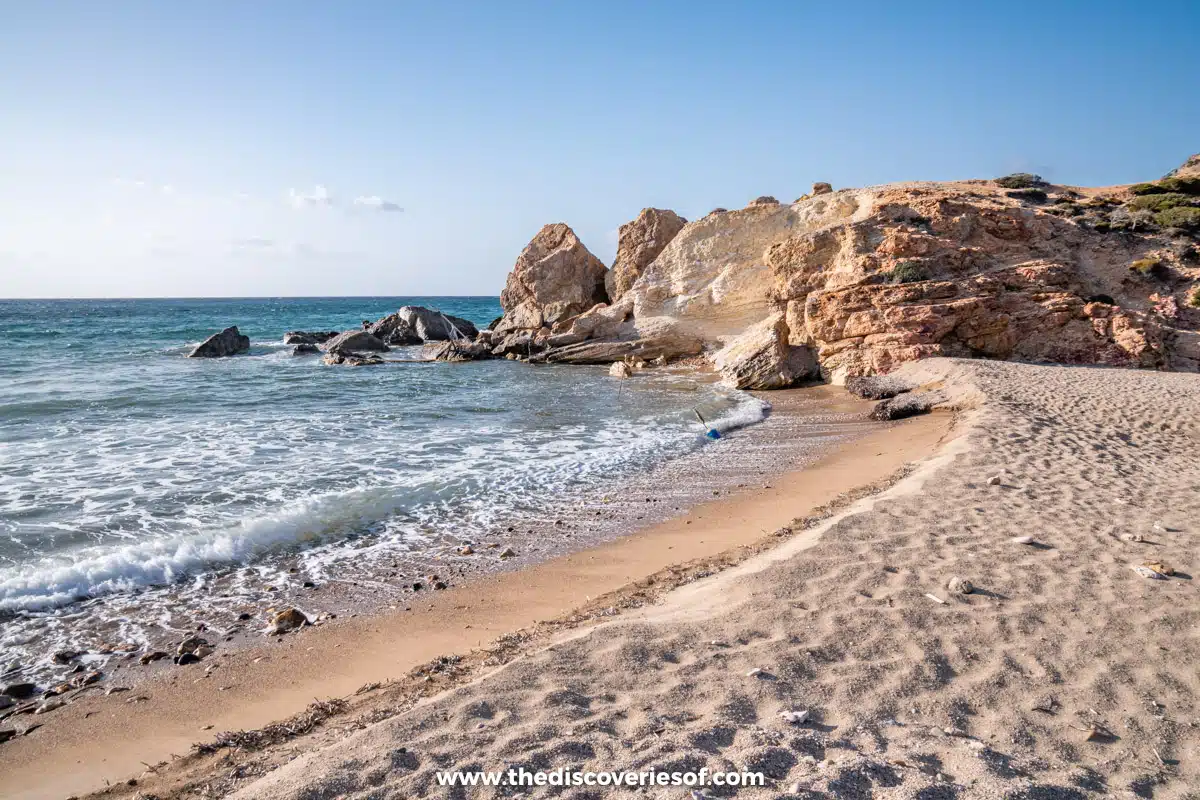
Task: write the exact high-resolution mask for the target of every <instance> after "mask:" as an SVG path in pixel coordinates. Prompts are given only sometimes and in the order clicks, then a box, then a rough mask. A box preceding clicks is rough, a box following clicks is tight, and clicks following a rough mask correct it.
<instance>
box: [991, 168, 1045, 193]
mask: <svg viewBox="0 0 1200 800" xmlns="http://www.w3.org/2000/svg"><path fill="white" fill-rule="evenodd" d="M992 183H995V184H996V185H997V186H1003V187H1004V188H1005V189H1035V188H1037V187H1039V186H1049V185H1050V184H1048V183H1046V182H1045V181H1044V180H1042V176H1041V175H1034V174H1032V173H1029V172H1014V173H1013V174H1012V175H1005V176H1004V177H1003V178H996V179H995V180H993V181H992Z"/></svg>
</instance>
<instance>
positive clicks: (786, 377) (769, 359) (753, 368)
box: [713, 313, 821, 389]
mask: <svg viewBox="0 0 1200 800" xmlns="http://www.w3.org/2000/svg"><path fill="white" fill-rule="evenodd" d="M713 364H714V366H716V368H717V369H718V370H719V371H720V372H721V376H722V379H723V382H724V383H725V384H726V385H729V386H732V387H734V388H735V389H783V388H785V387H788V386H792V385H794V384H796V383H798V382H800V381H803V380H812V379H814V378H819V377H820V376H821V369H820V366H819V365H818V364H817V358H816V354H815V353H813V351H812V350H811V349H810V348H808V347H806V346H804V345H793V344H789V343H788V328H787V323H786V322H784V319H783V314H781V313H780V314H776V315H774V316H773V317H769V318H768V319H766V320H764V321H763V322H761V323H759V324H758V325H755V326H753V327H751V328H750V330H748V331H746V332H745V333H743V334H742V335H740V336H737V337H734V338H733V339H732V340H731V341H730V342H729V344H727V345H725V346H724V347H723V348H721V349H720V350H719V351H717V353H715V354H714V356H713Z"/></svg>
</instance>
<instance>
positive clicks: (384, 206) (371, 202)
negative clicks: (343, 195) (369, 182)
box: [354, 195, 404, 211]
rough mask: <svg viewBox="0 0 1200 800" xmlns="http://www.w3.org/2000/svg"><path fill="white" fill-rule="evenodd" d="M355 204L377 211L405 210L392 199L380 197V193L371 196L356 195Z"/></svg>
mask: <svg viewBox="0 0 1200 800" xmlns="http://www.w3.org/2000/svg"><path fill="white" fill-rule="evenodd" d="M354 205H356V206H363V207H365V208H370V209H374V210H375V211H403V210H404V209H403V208H401V207H400V206H399V205H397V204H396V203H393V202H392V201H391V200H384V199H383V198H382V197H379V196H378V195H371V196H369V197H356V198H354Z"/></svg>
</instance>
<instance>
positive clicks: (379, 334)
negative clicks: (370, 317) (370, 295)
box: [367, 313, 422, 346]
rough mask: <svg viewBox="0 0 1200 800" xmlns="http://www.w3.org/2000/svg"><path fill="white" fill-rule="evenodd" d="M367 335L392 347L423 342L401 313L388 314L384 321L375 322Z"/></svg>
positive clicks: (368, 329)
mask: <svg viewBox="0 0 1200 800" xmlns="http://www.w3.org/2000/svg"><path fill="white" fill-rule="evenodd" d="M367 333H369V334H371V335H372V336H374V337H376V338H377V339H379V341H381V342H383V343H384V344H390V345H397V346H404V345H413V344H421V342H422V339H421V337H420V336H418V335H417V332H416V331H415V330H413V327H412V325H411V324H409V321H408V320H407V319H405V318H404V317H401V316H400V314H399V313H395V314H388V315H387V316H386V317H384V318H383V319H381V320H378V321H376V322H373V323H372V324H371V325H370V327H368V328H367Z"/></svg>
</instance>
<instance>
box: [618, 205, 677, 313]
mask: <svg viewBox="0 0 1200 800" xmlns="http://www.w3.org/2000/svg"><path fill="white" fill-rule="evenodd" d="M686 224H687V220H686V219H684V218H683V217H681V216H679V215H678V214H676V213H675V212H674V211H669V210H667V209H662V208H644V209H642V213H640V214H638V216H637V219H635V220H633V221H631V222H626V223H625V224H624V225H622V226H621V229H620V231H619V234H618V239H617V258H616V260H615V261H613V265H612V269H611V270H609V271H608V275H607V276H606V277H605V288H606V289H607V291H608V301H609V302H610V303H615V302H616V301H617V300H619V299H620V298H621V295H623V294H625V292H627V291H629V287H631V286H633V283H634V281H636V280H637V279H638V276H639V275H641V274H642V270H644V269H645V268H646V266H647V265H649V264H650V262H651V261H653V260H654V259H655V258H657V257H658V254H659V253H661V252H662V251H663V248H664V247H666V246H667V245H668V244H670V242H671V240H672V239H674V238H675V235H676V234H677V233H679V231H681V230H682V229H683V226H684V225H686Z"/></svg>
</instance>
